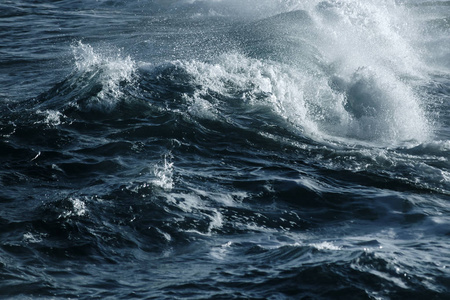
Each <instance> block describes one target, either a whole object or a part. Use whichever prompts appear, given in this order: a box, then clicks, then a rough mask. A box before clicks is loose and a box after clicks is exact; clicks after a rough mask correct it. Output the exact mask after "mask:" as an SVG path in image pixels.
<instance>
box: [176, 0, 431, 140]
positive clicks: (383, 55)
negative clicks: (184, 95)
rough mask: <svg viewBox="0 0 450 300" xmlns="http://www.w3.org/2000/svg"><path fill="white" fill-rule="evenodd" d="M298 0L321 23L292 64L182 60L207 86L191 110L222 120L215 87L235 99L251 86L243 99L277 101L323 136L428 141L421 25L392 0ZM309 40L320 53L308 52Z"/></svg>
mask: <svg viewBox="0 0 450 300" xmlns="http://www.w3.org/2000/svg"><path fill="white" fill-rule="evenodd" d="M250 2H251V1H249V2H246V3H247V4H245V5H248V4H249V3H250ZM294 2H295V1H293V2H292V3H290V4H289V5H287V6H286V7H285V10H293V9H303V10H304V11H305V13H306V14H308V15H309V16H310V17H311V18H312V20H313V24H312V25H307V26H312V27H311V30H310V31H311V32H316V33H317V34H316V35H314V34H309V35H306V36H300V37H299V43H300V44H299V45H298V46H299V51H298V53H297V54H295V55H296V56H297V57H291V58H290V59H291V60H292V64H289V65H287V64H285V63H280V62H276V61H270V60H267V59H266V60H263V59H257V58H251V57H248V56H246V55H242V54H240V53H237V52H232V53H226V54H223V55H220V56H219V57H217V58H216V59H214V60H212V61H210V62H199V61H190V62H181V63H180V64H181V66H182V67H184V68H185V69H186V71H187V72H188V73H189V74H191V75H192V76H193V77H194V79H195V84H196V85H197V86H199V89H198V90H197V91H196V92H195V93H194V95H193V96H191V99H190V103H191V106H190V111H191V112H192V113H193V114H194V115H195V116H198V117H203V118H210V119H214V118H217V117H218V115H219V111H220V109H218V106H220V105H223V104H221V103H220V102H217V101H215V100H211V101H210V100H206V99H210V98H211V95H210V93H209V92H210V91H213V92H215V93H219V94H222V95H226V96H227V95H228V96H233V93H236V91H237V90H240V91H246V92H245V93H244V94H243V95H242V101H244V102H246V103H248V104H249V105H261V104H264V105H269V106H270V107H271V108H272V109H273V111H274V112H276V113H277V114H278V115H279V116H280V117H282V118H284V119H285V120H287V121H289V122H290V123H291V124H293V125H294V126H295V127H296V130H300V131H301V132H302V134H306V135H307V136H309V137H312V138H314V139H316V140H317V139H318V140H322V139H331V140H333V139H337V140H341V139H352V140H355V141H358V140H359V141H361V142H370V143H375V144H377V145H382V146H385V145H402V144H403V143H406V142H408V143H413V144H419V143H422V142H425V141H427V140H428V139H429V138H430V136H431V128H430V123H429V122H428V116H427V115H426V113H425V111H424V108H423V107H424V103H423V102H424V99H421V98H420V97H419V95H418V94H417V93H416V92H415V87H416V85H417V84H420V83H421V82H422V83H423V81H424V80H426V78H427V73H426V65H425V64H424V63H423V60H422V59H421V57H420V51H419V50H418V49H416V48H414V46H413V41H412V40H413V38H414V37H415V36H414V34H415V32H416V28H415V27H414V26H406V25H405V24H404V23H405V22H408V21H413V19H412V17H411V16H409V14H408V12H407V11H406V10H405V8H404V7H402V6H399V5H397V4H396V3H395V2H394V1H388V0H386V1H382V2H381V3H380V2H379V1H365V2H361V1H357V0H349V1H329V2H326V1H325V2H324V1H309V2H308V3H298V2H295V3H294ZM243 5H244V4H243ZM270 21H271V20H270V19H268V20H267V23H268V24H270ZM293 22H295V20H294V21H293ZM296 25H298V24H295V23H293V24H290V23H289V22H288V23H287V24H286V25H285V26H296ZM277 26H283V25H280V24H278V23H277ZM273 30H280V35H281V34H282V33H283V31H282V29H280V28H278V29H277V27H275V28H274V29H273ZM294 33H295V31H294ZM299 34H302V33H300V32H299ZM266 42H267V43H268V45H269V44H270V41H266ZM301 43H303V44H309V46H311V47H312V48H314V49H317V53H315V54H312V53H309V52H308V51H306V52H304V51H301V49H302V48H301V47H300V46H301ZM289 53H291V52H289ZM279 55H280V56H283V55H285V54H284V53H279ZM286 55H287V54H286ZM289 55H291V54H289ZM311 55H315V57H314V59H313V58H312V57H309V56H311ZM316 58H317V59H318V60H319V62H314V61H315V59H316ZM281 61H283V62H286V61H289V60H287V59H282V60H281ZM324 66H327V67H326V68H324ZM234 96H236V94H234Z"/></svg>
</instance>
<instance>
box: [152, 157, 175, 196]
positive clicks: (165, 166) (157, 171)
mask: <svg viewBox="0 0 450 300" xmlns="http://www.w3.org/2000/svg"><path fill="white" fill-rule="evenodd" d="M171 158H172V155H171V154H168V155H164V157H163V160H162V162H161V163H160V164H157V165H155V166H154V168H153V174H154V175H155V177H156V178H154V179H152V180H151V183H152V184H154V185H156V186H158V187H160V188H162V189H164V190H166V191H170V190H171V189H172V188H173V185H174V181H173V162H172V161H171Z"/></svg>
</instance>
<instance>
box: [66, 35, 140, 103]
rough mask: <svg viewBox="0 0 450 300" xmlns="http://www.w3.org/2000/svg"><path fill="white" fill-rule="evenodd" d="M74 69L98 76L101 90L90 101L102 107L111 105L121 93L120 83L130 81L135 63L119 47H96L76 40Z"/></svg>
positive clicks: (132, 77) (73, 48)
mask: <svg viewBox="0 0 450 300" xmlns="http://www.w3.org/2000/svg"><path fill="white" fill-rule="evenodd" d="M72 50H73V54H74V57H75V66H76V70H77V71H78V72H79V73H81V74H83V75H88V76H90V78H91V79H92V78H94V77H95V76H97V75H98V76H99V80H100V84H101V85H102V89H101V91H100V92H99V93H98V94H97V97H96V98H95V100H96V101H93V102H92V103H91V105H92V106H100V107H102V108H111V107H113V106H114V105H115V104H116V103H117V101H118V99H119V98H120V97H121V96H122V95H123V92H122V90H121V87H120V85H121V83H124V82H125V83H132V82H133V79H134V74H135V72H136V63H135V62H134V61H133V60H132V59H131V58H130V56H124V55H123V54H122V53H121V50H120V49H97V50H94V48H93V47H92V46H91V45H89V44H83V43H82V42H78V43H77V44H76V45H75V46H73V47H72Z"/></svg>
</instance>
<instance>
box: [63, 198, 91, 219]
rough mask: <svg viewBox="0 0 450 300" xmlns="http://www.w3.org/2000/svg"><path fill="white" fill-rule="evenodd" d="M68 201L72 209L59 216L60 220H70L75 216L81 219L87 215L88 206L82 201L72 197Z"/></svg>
mask: <svg viewBox="0 0 450 300" xmlns="http://www.w3.org/2000/svg"><path fill="white" fill-rule="evenodd" d="M68 200H69V201H70V203H71V205H72V207H71V208H69V209H68V210H66V211H64V212H63V213H61V214H60V215H59V216H58V219H59V218H69V217H73V216H78V217H81V216H84V215H86V212H87V208H86V204H85V203H84V202H83V201H82V200H81V199H78V198H73V197H70V198H69V199H68Z"/></svg>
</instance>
